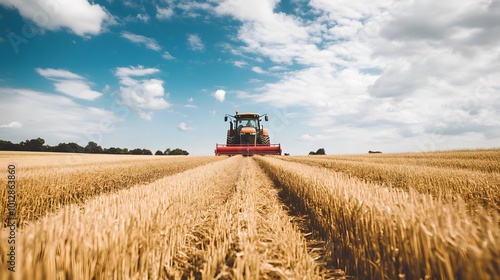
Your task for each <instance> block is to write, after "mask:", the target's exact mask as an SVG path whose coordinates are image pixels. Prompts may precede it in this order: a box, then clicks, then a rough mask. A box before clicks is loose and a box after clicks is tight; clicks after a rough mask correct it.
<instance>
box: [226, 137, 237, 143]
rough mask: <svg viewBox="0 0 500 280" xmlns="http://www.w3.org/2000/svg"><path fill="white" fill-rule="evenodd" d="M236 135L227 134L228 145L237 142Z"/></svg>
mask: <svg viewBox="0 0 500 280" xmlns="http://www.w3.org/2000/svg"><path fill="white" fill-rule="evenodd" d="M235 140H236V139H235V137H234V136H227V140H226V144H227V145H233V144H234V142H235Z"/></svg>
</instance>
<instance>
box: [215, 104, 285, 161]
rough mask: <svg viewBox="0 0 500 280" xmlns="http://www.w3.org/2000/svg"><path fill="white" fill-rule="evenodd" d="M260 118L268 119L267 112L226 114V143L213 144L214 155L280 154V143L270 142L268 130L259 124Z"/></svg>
mask: <svg viewBox="0 0 500 280" xmlns="http://www.w3.org/2000/svg"><path fill="white" fill-rule="evenodd" d="M262 119H264V120H265V121H266V122H267V121H268V120H269V118H268V116H267V114H263V115H259V114H256V113H242V114H239V113H238V111H236V114H235V115H234V116H232V115H228V114H226V115H225V116H224V121H225V122H227V121H228V120H229V129H228V130H227V140H226V144H216V145H215V155H216V156H219V155H228V156H232V155H244V156H252V155H281V145H280V144H271V140H270V138H269V132H268V131H267V129H264V126H263V125H261V122H262Z"/></svg>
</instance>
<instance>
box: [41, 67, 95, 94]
mask: <svg viewBox="0 0 500 280" xmlns="http://www.w3.org/2000/svg"><path fill="white" fill-rule="evenodd" d="M35 70H36V71H37V72H38V74H40V75H42V76H43V77H45V78H47V79H49V80H52V81H54V82H55V83H54V86H55V88H56V90H57V91H59V92H61V93H64V94H66V95H69V96H71V97H75V98H79V99H85V100H95V99H97V98H99V97H100V96H102V93H100V92H97V91H94V90H92V89H91V88H90V86H91V83H90V82H89V81H87V80H86V79H85V78H84V77H82V76H80V75H77V74H75V73H72V72H70V71H68V70H64V69H53V68H46V69H43V68H35Z"/></svg>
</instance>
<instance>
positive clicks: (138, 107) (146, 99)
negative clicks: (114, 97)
mask: <svg viewBox="0 0 500 280" xmlns="http://www.w3.org/2000/svg"><path fill="white" fill-rule="evenodd" d="M157 72H159V70H158V69H157V68H144V67H143V66H138V67H133V66H130V67H118V68H117V69H116V71H115V75H116V76H117V77H118V78H119V79H120V84H121V85H122V86H121V87H120V97H121V101H120V103H121V104H122V105H125V106H127V107H129V108H131V109H133V110H134V111H136V112H137V113H138V114H139V116H140V117H141V118H142V119H145V120H151V119H152V117H153V111H155V110H162V109H166V108H168V107H170V104H169V103H168V102H167V101H166V100H165V99H164V98H163V97H164V96H165V89H164V88H163V81H162V80H159V79H138V78H137V77H143V76H146V75H151V74H154V73H157Z"/></svg>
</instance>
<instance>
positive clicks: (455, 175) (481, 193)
mask: <svg viewBox="0 0 500 280" xmlns="http://www.w3.org/2000/svg"><path fill="white" fill-rule="evenodd" d="M464 153H465V152H464ZM442 154H445V155H447V157H451V155H449V154H448V153H442ZM465 154H468V155H469V156H471V157H473V155H472V154H471V153H469V152H467V153H465ZM489 154H490V153H488V155H489ZM430 155H432V156H430ZM373 156H374V155H369V156H351V157H345V156H344V157H341V159H337V157H287V158H285V159H286V160H289V161H294V162H300V163H305V164H309V165H314V166H321V167H326V168H328V169H331V170H334V171H338V172H342V173H344V174H347V175H349V176H352V177H356V178H360V179H362V180H365V181H368V182H375V183H378V184H382V185H385V186H389V187H396V188H401V189H403V190H406V191H409V190H410V189H413V190H416V191H418V192H421V193H425V194H431V195H433V196H434V197H435V198H439V199H443V200H446V201H454V200H456V199H457V197H459V198H461V199H463V200H464V201H465V202H466V203H467V204H468V206H469V207H470V208H471V209H473V210H476V208H477V207H478V206H479V207H484V208H487V209H490V210H491V211H497V212H500V172H481V171H474V170H477V169H478V168H477V166H489V167H488V168H490V167H492V166H494V165H496V164H498V161H496V160H481V162H483V163H484V162H485V161H486V162H487V164H485V165H477V166H476V168H470V169H463V168H459V169H457V168H449V167H448V166H445V167H437V166H439V165H440V164H442V163H443V160H448V161H457V160H459V158H460V153H459V154H458V156H457V158H456V159H453V158H449V159H443V158H441V157H438V156H436V155H435V154H431V153H429V156H428V157H425V158H424V159H423V161H421V160H419V159H417V158H418V156H422V155H421V154H415V156H414V157H410V156H408V155H407V156H406V157H409V158H412V159H413V160H417V161H418V162H420V163H422V164H420V165H414V161H412V160H403V158H405V157H402V156H401V157H396V158H395V157H394V156H393V155H392V156H391V155H384V156H375V157H373ZM462 157H464V155H462ZM433 158H435V159H433ZM349 159H352V160H349ZM428 162H433V163H434V165H433V166H429V165H428V164H427V163H428ZM476 163H477V161H476ZM489 170H492V169H491V168H490V169H489Z"/></svg>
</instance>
